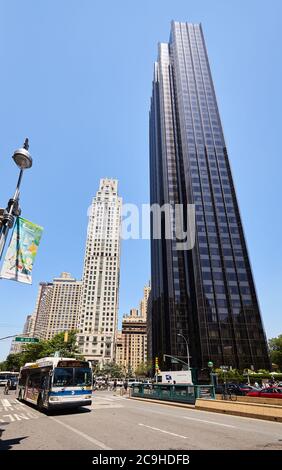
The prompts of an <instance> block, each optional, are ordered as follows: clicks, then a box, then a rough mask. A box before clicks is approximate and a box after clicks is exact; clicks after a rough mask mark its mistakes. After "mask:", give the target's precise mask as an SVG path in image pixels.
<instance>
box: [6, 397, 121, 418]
mask: <svg viewBox="0 0 282 470" xmlns="http://www.w3.org/2000/svg"><path fill="white" fill-rule="evenodd" d="M2 396H3V395H2ZM124 400H125V398H124V397H121V396H115V395H113V396H103V395H102V394H99V395H96V394H95V393H94V394H93V400H92V405H91V407H90V409H91V410H93V411H96V410H103V409H109V408H123V407H124V403H123V401H124ZM42 416H46V415H44V414H42V413H40V412H39V411H37V410H36V409H34V408H31V407H29V406H27V405H26V404H25V403H21V402H19V401H18V400H17V399H16V398H15V396H11V397H9V396H7V398H2V397H1V398H0V424H8V423H14V422H17V421H25V420H29V419H38V418H40V417H42Z"/></svg>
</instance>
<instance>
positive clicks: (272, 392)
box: [247, 387, 282, 398]
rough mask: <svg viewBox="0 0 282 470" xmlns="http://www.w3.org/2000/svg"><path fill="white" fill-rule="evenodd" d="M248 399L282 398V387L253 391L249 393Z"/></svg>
mask: <svg viewBox="0 0 282 470" xmlns="http://www.w3.org/2000/svg"><path fill="white" fill-rule="evenodd" d="M247 396H248V397H263V398H282V388H281V387H269V388H262V389H261V390H253V391H251V392H248V393H247Z"/></svg>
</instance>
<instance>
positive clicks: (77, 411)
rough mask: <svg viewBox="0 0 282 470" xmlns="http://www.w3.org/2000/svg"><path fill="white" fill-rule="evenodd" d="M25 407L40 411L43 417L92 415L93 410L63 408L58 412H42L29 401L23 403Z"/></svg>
mask: <svg viewBox="0 0 282 470" xmlns="http://www.w3.org/2000/svg"><path fill="white" fill-rule="evenodd" d="M21 403H23V404H24V405H26V406H28V407H29V408H32V409H33V410H36V411H38V412H39V413H42V415H46V416H60V415H69V414H83V413H91V411H92V410H91V409H89V408H83V407H79V408H65V409H64V408H61V409H58V410H45V409H44V410H42V411H40V410H39V409H38V408H37V406H36V405H33V404H32V403H29V402H28V401H22V402H21Z"/></svg>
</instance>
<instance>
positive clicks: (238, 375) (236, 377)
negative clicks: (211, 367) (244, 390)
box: [215, 369, 246, 383]
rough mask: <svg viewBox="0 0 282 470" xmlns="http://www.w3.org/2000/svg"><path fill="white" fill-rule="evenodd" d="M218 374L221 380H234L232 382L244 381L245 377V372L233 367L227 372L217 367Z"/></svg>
mask: <svg viewBox="0 0 282 470" xmlns="http://www.w3.org/2000/svg"><path fill="white" fill-rule="evenodd" d="M215 372H216V374H218V379H219V382H224V380H226V381H229V382H230V381H232V382H238V383H239V382H244V381H245V379H246V378H245V377H244V376H243V373H242V372H241V371H239V370H237V369H231V370H228V371H226V372H223V371H222V370H221V369H215Z"/></svg>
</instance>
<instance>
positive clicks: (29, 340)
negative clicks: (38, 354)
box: [15, 336, 39, 343]
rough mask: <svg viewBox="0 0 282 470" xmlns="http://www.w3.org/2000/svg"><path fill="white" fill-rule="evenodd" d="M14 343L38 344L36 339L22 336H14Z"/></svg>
mask: <svg viewBox="0 0 282 470" xmlns="http://www.w3.org/2000/svg"><path fill="white" fill-rule="evenodd" d="M15 341H17V342H19V343H38V342H39V339H38V338H24V337H22V336H16V337H15Z"/></svg>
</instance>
